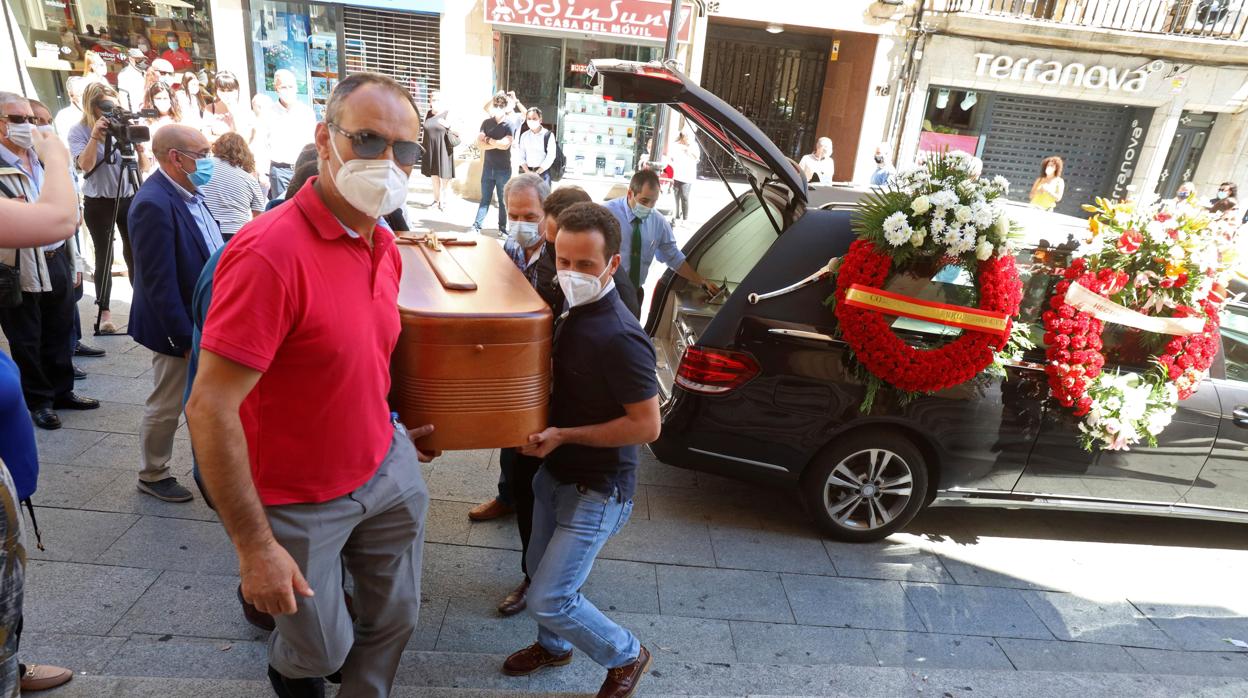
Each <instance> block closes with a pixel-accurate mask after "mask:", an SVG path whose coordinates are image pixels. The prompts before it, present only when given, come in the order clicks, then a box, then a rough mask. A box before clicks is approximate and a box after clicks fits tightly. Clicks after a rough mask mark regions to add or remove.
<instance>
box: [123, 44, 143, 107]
mask: <svg viewBox="0 0 1248 698" xmlns="http://www.w3.org/2000/svg"><path fill="white" fill-rule="evenodd" d="M129 56H130V57H129V60H128V61H127V62H126V67H125V68H122V69H121V72H120V73H117V89H118V91H120V92H121V99H122V106H123V107H125V109H126V111H138V110H140V109H142V108H143V97H144V95H143V83H144V80H143V71H144V70H146V69H147V56H144V55H143V52H142V51H140V50H139V49H137V48H132V49H130V54H129Z"/></svg>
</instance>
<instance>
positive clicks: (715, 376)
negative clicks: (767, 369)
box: [676, 347, 758, 395]
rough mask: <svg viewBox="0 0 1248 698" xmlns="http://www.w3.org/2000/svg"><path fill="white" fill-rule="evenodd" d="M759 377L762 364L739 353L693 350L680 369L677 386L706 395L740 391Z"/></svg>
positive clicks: (682, 361) (688, 353) (691, 349)
mask: <svg viewBox="0 0 1248 698" xmlns="http://www.w3.org/2000/svg"><path fill="white" fill-rule="evenodd" d="M757 375H758V362H757V361H755V360H754V357H753V356H750V355H749V354H746V353H743V352H739V351H728V350H726V349H711V348H707V347H689V348H688V349H686V350H685V355H684V356H682V357H681V359H680V368H678V369H677V370H676V385H679V386H680V387H682V388H684V389H685V390H688V391H691V392H695V393H702V394H704V395H720V394H723V393H726V392H728V391H730V390H736V389H737V388H740V387H741V386H743V385H745V384H746V383H748V382H749V380H750V379H751V378H753V377H754V376H757Z"/></svg>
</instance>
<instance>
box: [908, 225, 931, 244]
mask: <svg viewBox="0 0 1248 698" xmlns="http://www.w3.org/2000/svg"><path fill="white" fill-rule="evenodd" d="M925 237H927V229H926V228H915V229H914V232H913V233H911V234H910V244H911V245H914V246H915V247H919V246H920V245H922V244H923V239H924V238H925Z"/></svg>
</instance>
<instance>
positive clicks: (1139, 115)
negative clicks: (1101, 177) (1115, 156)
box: [1112, 108, 1153, 201]
mask: <svg viewBox="0 0 1248 698" xmlns="http://www.w3.org/2000/svg"><path fill="white" fill-rule="evenodd" d="M1152 111H1153V110H1152V109H1138V108H1137V109H1132V110H1130V112H1129V113H1130V117H1131V122H1130V123H1131V125H1130V126H1129V127H1128V128H1127V141H1126V143H1124V144H1123V147H1122V157H1121V158H1120V159H1119V161H1118V169H1117V171H1115V172H1114V191H1113V194H1112V198H1113V199H1114V200H1115V201H1121V200H1123V199H1125V198H1126V197H1127V185H1129V184H1131V180H1132V179H1133V178H1134V177H1135V168H1136V166H1137V165H1139V164H1140V151H1141V150H1142V149H1143V147H1144V136H1146V135H1148V121H1149V118H1150V116H1151V115H1152Z"/></svg>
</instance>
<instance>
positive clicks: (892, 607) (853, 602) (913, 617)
mask: <svg viewBox="0 0 1248 698" xmlns="http://www.w3.org/2000/svg"><path fill="white" fill-rule="evenodd" d="M780 577H781V579H782V580H784V590H785V593H786V594H788V598H789V604H790V605H791V606H792V607H793V615H794V617H795V618H796V619H797V622H798V624H800V625H828V626H833V627H837V628H863V629H871V630H920V631H921V630H926V628H924V627H923V622H922V621H921V620H920V619H919V614H918V613H916V612H915V610H914V608H913V607H911V605H910V603H909V602H908V601H907V600H906V595H905V594H904V593H902V590H901V585H900V582H894V581H880V580H874V579H841V578H837V577H812V576H808V575H799V574H784V575H781V576H780Z"/></svg>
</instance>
